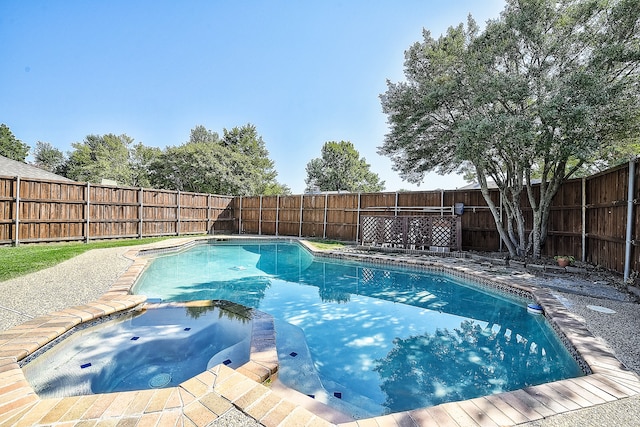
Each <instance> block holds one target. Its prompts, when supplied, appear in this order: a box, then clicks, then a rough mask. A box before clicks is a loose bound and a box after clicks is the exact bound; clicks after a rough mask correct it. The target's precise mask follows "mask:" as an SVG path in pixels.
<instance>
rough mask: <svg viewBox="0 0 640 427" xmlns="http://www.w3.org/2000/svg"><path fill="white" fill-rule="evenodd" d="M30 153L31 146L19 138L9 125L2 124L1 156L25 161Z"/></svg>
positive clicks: (0, 127) (0, 125)
mask: <svg viewBox="0 0 640 427" xmlns="http://www.w3.org/2000/svg"><path fill="white" fill-rule="evenodd" d="M28 154H29V146H28V145H27V144H25V143H24V142H22V141H20V140H19V139H17V138H16V137H15V136H14V135H13V132H11V129H9V126H7V125H5V124H4V123H2V124H0V156H4V157H7V158H9V159H12V160H16V161H18V162H24V161H25V159H26V158H27V155H28Z"/></svg>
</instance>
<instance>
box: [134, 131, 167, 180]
mask: <svg viewBox="0 0 640 427" xmlns="http://www.w3.org/2000/svg"><path fill="white" fill-rule="evenodd" d="M161 155H162V150H161V149H159V148H157V147H147V146H146V145H144V144H142V143H141V142H139V143H137V144H135V145H133V146H132V147H130V148H129V167H130V168H131V181H130V184H129V185H132V186H134V187H150V186H151V177H150V167H151V164H152V163H153V161H154V160H156V159H157V158H159V157H160V156H161Z"/></svg>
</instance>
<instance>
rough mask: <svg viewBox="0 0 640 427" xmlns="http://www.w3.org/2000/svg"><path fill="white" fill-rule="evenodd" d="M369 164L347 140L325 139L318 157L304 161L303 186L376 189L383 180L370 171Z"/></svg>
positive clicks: (336, 188)
mask: <svg viewBox="0 0 640 427" xmlns="http://www.w3.org/2000/svg"><path fill="white" fill-rule="evenodd" d="M369 168H370V165H369V164H368V163H367V162H366V160H365V159H364V158H361V157H360V153H359V152H358V150H356V149H355V147H354V146H353V144H352V143H351V142H349V141H340V142H336V141H329V142H326V143H325V144H324V145H323V146H322V155H321V157H318V158H315V159H311V160H310V161H309V163H307V167H306V171H307V178H306V179H305V183H306V184H307V190H310V189H312V188H313V187H317V188H319V189H320V190H321V191H351V192H376V191H382V190H384V181H381V180H380V177H379V176H378V174H376V173H374V172H371V170H370V169H369Z"/></svg>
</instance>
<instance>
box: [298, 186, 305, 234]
mask: <svg viewBox="0 0 640 427" xmlns="http://www.w3.org/2000/svg"><path fill="white" fill-rule="evenodd" d="M303 205H304V194H301V195H300V227H299V228H298V237H302V206H303Z"/></svg>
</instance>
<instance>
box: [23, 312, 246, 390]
mask: <svg viewBox="0 0 640 427" xmlns="http://www.w3.org/2000/svg"><path fill="white" fill-rule="evenodd" d="M237 311H238V310H236V312H230V311H228V310H226V309H225V308H224V306H223V305H222V306H219V305H217V304H215V303H210V302H209V303H205V302H202V303H200V304H198V305H191V306H184V305H167V304H151V305H149V304H147V305H146V306H145V309H144V310H134V311H131V312H128V313H124V314H121V315H117V316H115V317H114V318H106V319H102V320H100V321H98V322H96V323H93V324H86V325H84V326H83V327H82V328H79V329H78V330H75V331H71V333H70V335H69V336H68V337H64V339H62V340H61V342H60V343H54V344H55V345H51V346H49V347H45V348H43V349H42V350H41V351H40V352H39V353H36V354H34V355H33V356H32V357H31V358H29V359H26V360H24V361H23V362H22V365H23V372H24V375H25V378H26V379H27V380H28V381H29V383H30V384H31V386H32V387H33V389H34V391H35V392H36V393H38V395H39V396H40V397H42V398H55V397H67V396H81V395H87V394H98V393H112V392H119V391H130V390H144V389H153V388H166V387H175V386H177V385H178V384H180V383H182V382H183V381H186V380H188V379H189V378H191V377H193V376H195V375H197V374H199V373H201V372H203V371H205V370H207V369H209V368H212V367H214V366H216V365H218V364H221V363H222V364H225V365H227V366H230V367H232V368H237V367H239V366H241V365H242V364H244V363H245V362H247V361H248V360H249V353H250V344H251V330H252V329H251V319H250V314H249V313H247V314H246V317H244V316H242V315H240V314H238V313H237ZM40 353H41V354H40Z"/></svg>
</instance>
